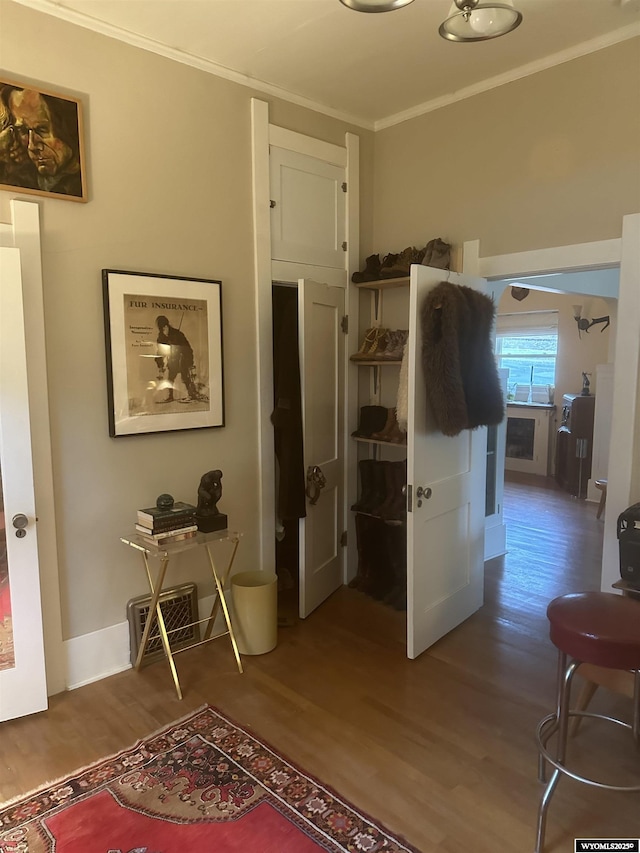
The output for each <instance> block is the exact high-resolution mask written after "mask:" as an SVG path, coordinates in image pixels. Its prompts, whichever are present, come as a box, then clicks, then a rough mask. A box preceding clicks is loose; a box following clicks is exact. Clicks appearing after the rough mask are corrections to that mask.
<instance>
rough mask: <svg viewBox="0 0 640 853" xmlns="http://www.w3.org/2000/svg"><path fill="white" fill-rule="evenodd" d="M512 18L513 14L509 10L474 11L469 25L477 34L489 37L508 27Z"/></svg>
mask: <svg viewBox="0 0 640 853" xmlns="http://www.w3.org/2000/svg"><path fill="white" fill-rule="evenodd" d="M512 17H513V13H512V12H510V11H509V10H508V9H494V8H488V9H483V8H480V9H474V11H473V12H472V13H471V17H470V18H469V25H470V26H471V29H472V30H475V32H477V33H480V34H481V35H483V36H487V35H490V34H491V33H495V32H496V31H500V30H503V29H505V28H506V27H508V26H509V23H510V21H511V19H512Z"/></svg>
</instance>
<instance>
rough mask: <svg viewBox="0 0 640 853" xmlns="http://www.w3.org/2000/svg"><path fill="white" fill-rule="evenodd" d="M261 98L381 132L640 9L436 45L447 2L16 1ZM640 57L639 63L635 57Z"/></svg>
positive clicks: (554, 11) (619, 5) (569, 7)
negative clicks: (373, 6)
mask: <svg viewBox="0 0 640 853" xmlns="http://www.w3.org/2000/svg"><path fill="white" fill-rule="evenodd" d="M16 2H19V3H22V4H24V5H26V6H30V7H32V8H35V9H38V10H40V11H43V12H47V13H50V14H53V15H56V16H58V17H61V18H64V19H66V20H69V21H72V22H74V23H76V24H80V25H81V26H85V27H88V28H90V29H94V30H97V31H99V32H102V33H106V34H107V35H110V36H112V37H114V38H118V39H120V40H122V41H126V42H128V43H130V44H136V45H138V46H140V47H143V48H146V49H148V50H152V51H154V52H156V53H161V54H163V55H167V56H170V57H172V58H174V59H178V60H180V61H182V62H185V63H187V64H189V65H194V66H196V67H199V68H202V69H205V70H207V71H210V72H211V73H214V74H218V75H220V76H223V77H226V78H228V79H232V80H236V81H238V82H242V83H247V84H249V85H251V86H252V87H254V88H257V89H258V90H259V91H262V92H265V93H266V94H271V95H277V96H279V97H283V98H285V99H287V100H290V101H293V102H295V103H299V104H302V105H305V106H309V107H312V108H313V109H316V110H319V111H321V112H323V113H327V114H329V115H333V116H337V117H339V118H343V119H346V120H348V121H351V122H353V123H355V124H357V125H359V126H362V127H365V128H371V129H380V128H382V127H387V126H389V125H392V124H396V123H398V122H399V121H403V120H405V119H407V118H411V117H413V116H416V115H419V114H421V113H424V112H427V111H429V110H431V109H435V108H437V107H439V106H442V105H444V104H446V103H451V102H452V101H455V100H459V99H460V98H462V97H466V96H468V95H471V94H475V93H476V92H479V91H483V90H485V89H488V88H492V87H493V86H496V85H499V84H501V83H504V82H508V81H509V80H513V79H517V78H518V77H522V76H525V75H526V74H530V73H532V72H534V71H537V70H540V69H542V68H546V67H549V66H551V65H555V64H557V63H559V62H562V61H566V60H568V59H572V58H574V57H576V56H580V55H583V54H585V53H589V52H592V51H594V50H598V49H600V48H602V47H606V46H607V45H610V44H614V43H616V42H618V41H622V40H624V39H626V38H630V37H632V36H634V35H640V0H515V5H516V7H517V8H518V9H519V10H520V11H521V12H522V13H523V16H524V20H523V22H522V24H521V25H520V27H519V28H518V29H516V30H515V31H514V32H512V33H509V34H508V35H506V36H503V37H501V38H498V39H494V40H491V41H486V42H481V43H477V44H455V43H453V42H448V41H445V40H443V39H442V38H440V36H439V35H438V26H439V25H440V23H441V22H442V21H443V20H444V18H446V17H447V15H448V12H449V7H450V0H415V2H414V3H412V4H410V5H409V6H405V7H404V8H401V9H397V10H395V11H393V12H386V13H378V14H364V13H361V12H354V11H352V10H350V9H347V8H346V7H345V6H343V5H342V4H341V3H340V2H338V0H16ZM639 53H640V51H639Z"/></svg>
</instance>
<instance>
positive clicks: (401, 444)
mask: <svg viewBox="0 0 640 853" xmlns="http://www.w3.org/2000/svg"><path fill="white" fill-rule="evenodd" d="M351 438H352V439H353V440H354V441H360V442H361V443H363V444H384V445H386V446H387V447H406V446H407V442H406V441H382V440H381V439H379V438H362V437H361V436H359V435H352V436H351Z"/></svg>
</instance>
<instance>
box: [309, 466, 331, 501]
mask: <svg viewBox="0 0 640 853" xmlns="http://www.w3.org/2000/svg"><path fill="white" fill-rule="evenodd" d="M326 485H327V481H326V479H325V476H324V474H323V473H322V468H320V466H319V465H309V467H308V468H307V487H306V489H305V494H306V496H307V497H308V498H309V503H310V504H311V506H313V505H314V504H315V503H317V501H318V498H319V497H320V492H321V491H322V489H324V487H325V486H326Z"/></svg>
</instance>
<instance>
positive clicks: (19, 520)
mask: <svg viewBox="0 0 640 853" xmlns="http://www.w3.org/2000/svg"><path fill="white" fill-rule="evenodd" d="M11 524H13V526H14V527H15V529H16V536H17V537H18V539H22V538H23V537H24V536H26V535H27V531H26V530H25V527H26V526H27V525H28V524H29V519H28V518H27V516H26V515H25V514H24V513H23V512H17V513H16V514H15V515H14V516H13V518H12V519H11Z"/></svg>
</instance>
